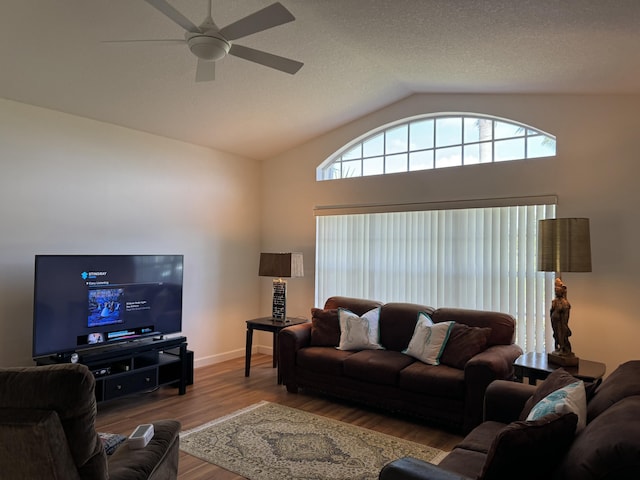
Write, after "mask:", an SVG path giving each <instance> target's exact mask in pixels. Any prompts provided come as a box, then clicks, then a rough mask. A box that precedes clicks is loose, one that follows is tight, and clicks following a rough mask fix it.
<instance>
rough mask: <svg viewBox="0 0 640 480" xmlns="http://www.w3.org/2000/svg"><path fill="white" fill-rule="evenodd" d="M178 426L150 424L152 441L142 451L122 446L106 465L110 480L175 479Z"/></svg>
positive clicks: (174, 422)
mask: <svg viewBox="0 0 640 480" xmlns="http://www.w3.org/2000/svg"><path fill="white" fill-rule="evenodd" d="M180 428H181V425H180V422H178V421H177V420H159V421H156V422H153V430H154V433H153V438H152V439H151V441H150V442H149V444H148V445H147V446H146V447H144V448H139V449H132V448H129V445H128V443H129V441H126V442H124V443H123V444H122V445H120V447H118V449H117V450H116V451H115V453H114V454H113V455H111V456H110V457H109V458H108V460H107V462H108V469H109V479H110V480H143V479H149V480H154V479H158V480H160V479H162V480H164V479H175V478H178V457H179V454H180V436H179V434H180Z"/></svg>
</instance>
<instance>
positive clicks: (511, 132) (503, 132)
mask: <svg viewBox="0 0 640 480" xmlns="http://www.w3.org/2000/svg"><path fill="white" fill-rule="evenodd" d="M524 131H525V129H524V128H523V127H521V126H520V125H514V124H513V123H505V122H495V137H496V139H498V138H512V137H523V136H524Z"/></svg>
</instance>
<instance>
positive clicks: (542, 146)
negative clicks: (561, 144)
mask: <svg viewBox="0 0 640 480" xmlns="http://www.w3.org/2000/svg"><path fill="white" fill-rule="evenodd" d="M555 154H556V141H555V140H554V139H553V138H549V137H547V136H543V135H538V136H536V137H529V138H527V158H538V157H552V156H553V155H555Z"/></svg>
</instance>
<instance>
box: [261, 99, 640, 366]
mask: <svg viewBox="0 0 640 480" xmlns="http://www.w3.org/2000/svg"><path fill="white" fill-rule="evenodd" d="M639 111H640V96H615V95H612V96H568V95H426V94H424V95H413V96H410V97H408V98H406V99H403V100H401V101H399V102H397V103H395V104H393V105H390V106H388V107H386V108H383V109H381V110H379V111H377V112H375V113H372V114H370V115H367V116H365V117H363V118H361V119H359V120H357V121H355V122H352V123H350V124H347V125H344V126H342V127H340V128H338V129H336V130H334V131H332V132H329V133H327V134H326V135H322V136H321V137H319V138H316V139H314V140H313V141H310V142H308V143H306V144H304V145H301V146H299V147H298V148H295V149H293V150H291V151H289V152H286V153H285V154H283V155H280V156H278V157H276V158H273V159H271V160H270V161H268V162H267V163H265V165H264V166H263V180H262V182H263V185H264V192H263V202H262V221H263V228H262V248H263V250H269V249H272V250H275V251H285V250H298V251H302V252H303V253H304V255H305V277H304V278H302V279H292V280H291V281H290V283H289V304H288V305H289V307H288V308H289V313H290V314H291V315H300V316H307V317H308V316H309V308H310V307H311V306H312V305H313V302H314V275H315V272H314V261H315V260H314V253H315V220H314V216H313V208H314V207H315V206H319V205H342V204H367V203H404V202H429V201H445V200H459V199H476V198H495V197H519V196H533V195H548V194H554V195H557V196H558V198H559V204H558V210H557V215H558V217H572V216H576V217H583V216H584V217H589V218H590V219H591V237H592V238H591V241H592V260H593V272H592V273H588V274H587V273H582V274H577V273H574V274H571V273H565V274H564V275H563V279H564V280H565V283H566V284H567V285H568V296H569V300H570V301H571V303H572V313H571V320H570V322H571V327H572V330H573V337H572V342H573V350H574V351H575V352H576V354H577V355H578V356H579V357H583V358H586V359H590V360H598V361H603V362H605V363H606V364H607V371H608V372H609V373H610V372H611V371H612V370H613V369H614V368H615V367H616V366H617V365H618V364H620V363H622V362H623V361H626V360H629V359H638V358H640V348H639V347H638V339H639V338H640V316H639V315H638V314H637V312H638V298H639V297H638V294H637V292H638V291H640V255H638V251H637V250H636V249H637V245H640V221H639V220H640V213H639V211H638V208H639V206H640V189H639V188H638V186H637V182H638V178H640V161H639V158H638V156H639V155H638V150H639V149H638V144H639V138H640V137H639V136H638V132H639V131H640V119H639V115H638V112H639ZM436 112H474V113H482V114H489V115H495V116H498V117H504V118H507V119H511V120H516V121H519V122H522V123H525V124H529V125H531V126H533V127H535V128H538V129H541V130H544V131H546V132H549V133H551V134H553V135H556V136H557V147H558V148H557V157H555V158H547V159H536V160H530V161H526V162H507V163H500V164H490V165H477V166H470V167H461V168H448V169H442V170H432V171H424V172H416V173H411V174H397V175H388V176H380V177H365V178H357V179H346V180H340V181H333V182H316V181H315V169H316V167H317V166H318V165H319V164H320V163H321V162H322V161H324V160H325V159H326V158H327V157H328V156H330V155H331V154H332V153H333V152H335V151H336V150H338V149H339V148H340V147H342V146H343V145H344V144H346V143H347V142H349V141H350V140H352V139H354V138H356V137H358V136H360V135H362V134H364V133H366V132H368V131H369V130H371V129H373V128H376V127H379V126H381V125H384V124H387V123H389V122H392V121H395V120H398V119H402V118H406V117H410V116H413V115H418V114H423V113H436ZM283 179H284V182H283ZM261 288H262V290H261V291H262V292H264V291H265V289H266V288H267V287H266V286H265V285H262V287H261ZM261 298H262V301H261V302H262V310H263V311H267V312H268V311H269V310H268V309H269V297H268V294H267V295H265V294H263V295H262V297H261ZM436 306H440V305H436ZM449 306H451V305H449Z"/></svg>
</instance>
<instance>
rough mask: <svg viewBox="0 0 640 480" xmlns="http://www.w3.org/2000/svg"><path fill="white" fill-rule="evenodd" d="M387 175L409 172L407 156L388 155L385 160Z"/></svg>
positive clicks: (402, 154) (404, 154) (403, 154)
mask: <svg viewBox="0 0 640 480" xmlns="http://www.w3.org/2000/svg"><path fill="white" fill-rule="evenodd" d="M385 163H386V165H385V173H398V172H406V171H407V154H406V153H401V154H399V155H388V156H387V157H386V160H385Z"/></svg>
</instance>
